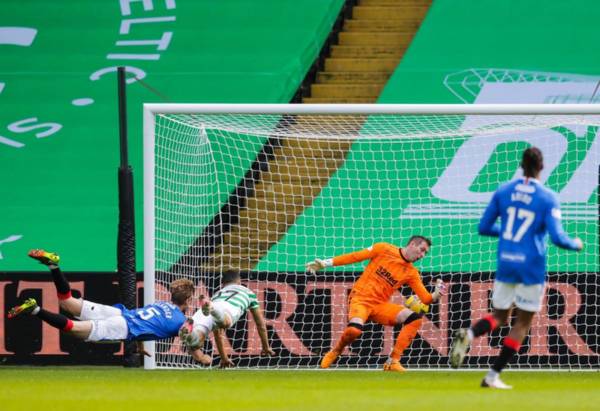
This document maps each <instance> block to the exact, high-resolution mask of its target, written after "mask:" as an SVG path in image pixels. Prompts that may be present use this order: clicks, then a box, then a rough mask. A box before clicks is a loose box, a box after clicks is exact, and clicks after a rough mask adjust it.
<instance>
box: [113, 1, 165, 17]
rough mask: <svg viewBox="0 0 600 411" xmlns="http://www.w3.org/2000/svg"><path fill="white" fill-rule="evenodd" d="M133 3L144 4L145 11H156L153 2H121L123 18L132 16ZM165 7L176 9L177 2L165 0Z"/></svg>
mask: <svg viewBox="0 0 600 411" xmlns="http://www.w3.org/2000/svg"><path fill="white" fill-rule="evenodd" d="M131 3H142V5H143V7H144V11H152V10H154V4H152V0H119V4H120V6H121V15H122V16H129V15H130V14H131V7H130V4H131ZM165 7H166V8H167V9H174V8H175V0H165Z"/></svg>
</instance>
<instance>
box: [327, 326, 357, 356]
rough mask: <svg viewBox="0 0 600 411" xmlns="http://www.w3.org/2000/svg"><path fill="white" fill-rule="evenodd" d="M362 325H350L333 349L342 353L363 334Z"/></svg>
mask: <svg viewBox="0 0 600 411" xmlns="http://www.w3.org/2000/svg"><path fill="white" fill-rule="evenodd" d="M362 327H363V326H362V324H357V323H350V324H348V327H346V329H345V330H344V333H343V334H342V336H341V338H340V340H339V341H338V343H337V344H336V345H335V347H334V348H333V349H334V350H335V351H338V352H342V351H344V348H346V346H347V345H348V344H350V343H351V342H352V341H354V340H356V339H357V338H358V337H360V335H361V334H362Z"/></svg>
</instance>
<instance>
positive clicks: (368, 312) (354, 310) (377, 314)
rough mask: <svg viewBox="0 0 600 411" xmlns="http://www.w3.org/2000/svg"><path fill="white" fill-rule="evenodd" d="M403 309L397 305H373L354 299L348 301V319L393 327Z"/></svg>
mask: <svg viewBox="0 0 600 411" xmlns="http://www.w3.org/2000/svg"><path fill="white" fill-rule="evenodd" d="M403 309H404V307H403V306H401V305H398V304H392V303H389V302H385V303H375V304H374V303H372V302H368V301H364V300H361V299H360V298H356V297H354V298H352V299H351V300H350V309H349V310H348V319H349V320H351V319H352V318H360V319H362V320H363V322H365V323H366V322H367V321H373V322H376V323H378V324H381V325H388V326H394V325H396V318H397V317H398V314H399V313H400V311H402V310H403Z"/></svg>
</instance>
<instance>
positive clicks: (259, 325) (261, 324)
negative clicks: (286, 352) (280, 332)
mask: <svg viewBox="0 0 600 411" xmlns="http://www.w3.org/2000/svg"><path fill="white" fill-rule="evenodd" d="M250 312H251V313H252V317H253V318H254V323H255V324H256V329H257V331H258V335H259V336H260V342H261V344H262V354H263V355H275V351H273V350H272V349H271V346H270V345H269V336H268V335H267V326H266V324H265V318H264V316H263V314H262V311H261V309H260V307H255V308H251V309H250Z"/></svg>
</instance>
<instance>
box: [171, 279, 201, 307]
mask: <svg viewBox="0 0 600 411" xmlns="http://www.w3.org/2000/svg"><path fill="white" fill-rule="evenodd" d="M194 288H195V287H194V283H193V282H191V281H190V280H188V279H187V278H180V279H179V280H175V281H173V282H172V283H171V285H170V286H169V291H170V292H171V302H172V303H173V304H175V305H177V306H179V307H186V306H187V305H188V301H189V299H190V298H192V294H194Z"/></svg>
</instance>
